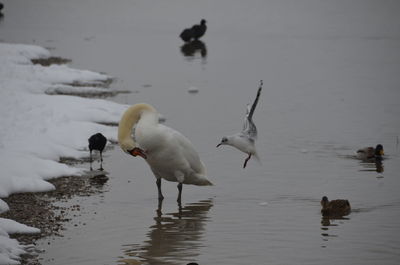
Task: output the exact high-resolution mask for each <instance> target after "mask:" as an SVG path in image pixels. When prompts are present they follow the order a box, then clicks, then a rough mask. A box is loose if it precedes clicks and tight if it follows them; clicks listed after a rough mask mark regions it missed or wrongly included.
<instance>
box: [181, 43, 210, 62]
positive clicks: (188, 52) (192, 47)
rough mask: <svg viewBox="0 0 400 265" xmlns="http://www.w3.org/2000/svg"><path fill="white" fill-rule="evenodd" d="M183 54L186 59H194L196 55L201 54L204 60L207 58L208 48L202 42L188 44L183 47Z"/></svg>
mask: <svg viewBox="0 0 400 265" xmlns="http://www.w3.org/2000/svg"><path fill="white" fill-rule="evenodd" d="M181 52H182V54H183V55H184V56H185V57H189V58H194V57H195V55H196V53H200V55H201V58H202V59H206V57H207V47H206V44H205V43H204V42H202V41H201V40H194V41H190V42H187V43H185V44H183V45H182V46H181Z"/></svg>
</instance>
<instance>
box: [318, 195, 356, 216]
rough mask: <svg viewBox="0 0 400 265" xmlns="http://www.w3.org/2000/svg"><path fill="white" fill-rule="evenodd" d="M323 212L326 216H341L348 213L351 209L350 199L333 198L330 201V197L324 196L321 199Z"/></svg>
mask: <svg viewBox="0 0 400 265" xmlns="http://www.w3.org/2000/svg"><path fill="white" fill-rule="evenodd" d="M321 206H322V209H321V213H322V216H325V217H341V216H345V215H348V214H349V213H350V211H351V207H350V203H349V201H348V200H333V201H329V200H328V197H326V196H324V197H322V200H321Z"/></svg>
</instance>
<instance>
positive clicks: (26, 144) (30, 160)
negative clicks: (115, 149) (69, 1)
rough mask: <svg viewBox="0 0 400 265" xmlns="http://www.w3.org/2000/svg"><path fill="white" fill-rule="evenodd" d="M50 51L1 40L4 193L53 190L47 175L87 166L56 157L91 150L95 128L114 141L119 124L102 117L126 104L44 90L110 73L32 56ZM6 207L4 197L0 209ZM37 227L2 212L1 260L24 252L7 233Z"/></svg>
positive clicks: (0, 180)
mask: <svg viewBox="0 0 400 265" xmlns="http://www.w3.org/2000/svg"><path fill="white" fill-rule="evenodd" d="M48 57H50V53H49V51H48V50H46V49H44V48H41V47H38V46H30V45H19V44H5V43H0V113H1V115H0V198H4V197H7V196H9V195H10V194H12V193H18V192H39V191H47V190H51V189H54V186H53V185H52V184H50V183H49V182H46V179H50V178H54V177H59V176H64V175H80V174H82V172H83V169H81V168H77V167H71V166H67V165H65V164H61V163H59V162H58V160H59V158H60V157H73V158H82V157H85V156H87V155H88V151H87V144H88V142H87V139H88V137H89V136H90V135H92V134H94V133H96V132H102V133H103V134H104V135H105V136H106V137H107V138H108V139H109V140H115V141H116V138H117V129H116V128H113V127H109V126H105V125H101V124H99V123H116V122H118V121H119V118H120V116H121V114H122V112H123V111H124V110H125V109H126V106H124V105H120V104H117V103H113V102H109V101H105V100H101V99H88V98H80V97H73V96H61V95H48V94H46V92H48V91H56V90H57V89H59V87H60V86H62V87H68V86H69V85H68V84H72V83H80V84H85V86H82V90H88V91H90V85H88V84H98V83H99V82H102V81H105V80H107V79H109V77H108V76H106V75H104V74H99V73H95V72H91V71H86V70H77V69H72V68H70V67H68V66H66V65H51V66H49V67H44V66H41V65H34V64H33V63H32V62H31V59H38V58H48ZM88 88H89V89H88ZM74 89H75V90H76V89H79V87H74ZM96 90H98V88H93V91H96ZM7 210H8V205H7V204H6V203H5V202H4V201H3V200H1V199H0V213H1V212H4V211H7ZM34 232H38V231H37V230H36V229H35V228H31V227H27V226H25V225H22V224H18V223H16V222H14V221H12V220H7V219H3V218H0V264H18V263H19V262H18V259H19V255H21V254H22V253H23V252H24V248H23V246H21V245H19V244H18V242H16V241H15V240H14V239H10V238H9V236H8V234H9V233H34Z"/></svg>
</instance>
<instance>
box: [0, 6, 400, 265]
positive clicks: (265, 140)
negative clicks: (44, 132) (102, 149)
mask: <svg viewBox="0 0 400 265" xmlns="http://www.w3.org/2000/svg"><path fill="white" fill-rule="evenodd" d="M3 2H4V4H5V10H4V17H3V18H2V20H1V21H0V40H1V41H4V42H15V43H27V44H37V45H40V46H44V47H48V48H50V49H51V50H52V53H53V54H54V55H56V56H61V57H65V58H70V59H72V63H71V66H72V67H76V68H80V69H90V70H94V71H100V72H105V73H107V74H109V75H112V76H114V77H115V78H116V80H115V82H114V83H113V84H112V88H114V89H124V90H129V91H131V92H132V93H130V94H120V95H118V96H116V97H114V98H111V99H110V100H113V101H116V102H121V103H125V104H134V103H138V102H147V103H150V104H152V105H153V106H155V107H156V108H157V109H158V111H159V112H160V113H162V114H163V115H164V116H165V117H166V119H167V120H166V125H168V126H170V127H173V128H175V129H177V130H179V131H180V132H182V133H183V134H184V135H186V136H187V137H188V138H189V139H190V140H191V141H192V142H193V144H194V145H195V146H196V148H197V150H198V152H199V154H200V156H201V158H202V160H203V162H204V163H205V165H206V167H207V170H208V175H209V178H210V180H211V181H212V182H214V184H215V186H213V187H196V186H184V188H183V209H182V210H181V211H179V208H178V205H177V204H176V201H175V199H176V195H177V189H176V185H175V183H167V182H164V184H163V190H164V195H165V197H166V198H165V200H164V204H163V207H162V210H161V212H160V211H157V199H156V195H157V194H156V185H155V179H154V177H153V175H152V173H151V171H150V170H149V168H148V166H147V165H146V163H145V162H144V161H143V160H141V159H133V158H132V157H129V156H127V155H125V154H123V153H122V152H121V151H120V149H119V148H118V147H115V148H114V149H112V150H109V151H107V152H106V153H105V163H104V168H105V169H106V170H107V171H108V172H109V173H110V174H109V177H110V179H109V181H108V183H107V184H106V186H105V187H104V190H105V192H104V193H103V194H101V195H95V196H92V197H89V198H86V197H85V198H75V199H73V201H72V202H70V203H71V204H76V203H79V204H80V205H81V209H82V210H81V213H80V214H79V216H78V217H75V219H74V218H73V220H72V222H71V224H69V225H67V230H66V231H65V237H63V238H54V239H51V240H50V239H44V240H42V241H41V242H39V247H41V248H44V249H45V252H44V253H43V254H41V256H40V257H41V260H42V263H43V264H57V265H61V264H80V265H84V264H85V265H86V264H87V265H89V264H135V263H134V262H135V261H142V262H143V263H144V264H186V263H187V262H189V261H196V262H198V263H199V264H201V265H205V264H363V265H366V264H399V263H400V237H399V235H400V221H399V217H400V206H399V205H400V195H399V190H400V176H399V171H400V159H399V135H400V105H399V99H400V17H399V15H398V14H399V13H400V3H399V2H398V1H388V0H387V1H378V0H354V1H341V0H337V1H318V0H296V1H294V0H293V1H288V0H283V1H281V0H279V1H278V0H276V1H261V0H260V1H255V0H250V1H228V0H220V1H131V0H113V1H110V0H82V1H77V0H76V1H72V0H69V1H65V0H31V1H23V0H11V1H3ZM202 18H205V19H206V20H207V21H208V23H207V25H208V31H207V33H206V35H205V36H204V37H203V39H202V41H203V43H204V44H205V47H206V49H207V56H206V57H202V56H201V54H200V53H199V52H197V53H196V54H195V55H194V56H192V57H186V56H184V54H182V52H181V46H182V45H183V43H182V41H181V40H180V39H179V38H178V35H179V33H180V31H181V30H182V29H183V28H184V27H187V26H190V25H192V24H194V23H198V22H199V21H200V19H202ZM260 79H263V80H264V90H263V93H262V96H261V99H260V102H259V105H258V107H257V109H256V112H255V115H254V121H255V123H256V125H257V127H258V130H259V137H258V141H257V149H258V152H259V155H260V157H261V161H262V164H261V165H259V164H257V163H256V162H255V161H253V160H250V162H249V164H248V167H247V168H246V169H242V163H243V161H244V158H245V157H246V155H245V154H243V153H240V152H239V151H237V150H234V149H232V148H229V147H223V148H219V149H216V148H215V146H216V144H217V143H218V142H219V141H220V138H221V137H222V136H223V135H226V134H231V133H234V132H237V131H239V130H240V129H241V127H242V120H243V117H244V113H245V107H246V104H247V103H250V102H251V101H252V100H253V98H254V96H255V93H256V90H257V87H258V83H259V80H260ZM190 87H195V88H197V89H198V93H195V94H193V93H188V89H189V88H190ZM82 137H87V136H82ZM377 143H381V144H383V146H384V148H385V153H386V155H387V159H386V160H384V161H383V167H384V171H383V172H376V170H375V169H376V167H375V165H374V164H370V163H362V162H360V161H357V160H355V159H352V158H351V155H353V154H354V151H355V150H357V149H358V148H359V147H362V146H372V145H375V144H377ZM323 195H327V196H328V197H329V198H331V199H336V198H343V199H349V200H350V203H351V205H352V207H353V212H352V213H351V214H350V215H349V216H348V217H347V218H345V219H343V220H331V223H330V225H326V224H325V225H323V224H321V215H320V205H319V201H320V199H321V197H322V196H323ZM48 243H50V244H48ZM120 260H124V261H120ZM129 262H131V263H129Z"/></svg>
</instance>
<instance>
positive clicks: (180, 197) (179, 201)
mask: <svg viewBox="0 0 400 265" xmlns="http://www.w3.org/2000/svg"><path fill="white" fill-rule="evenodd" d="M182 186H183V184H182V183H179V184H178V190H179V193H178V199H177V202H178V203H179V204H180V203H181V199H182Z"/></svg>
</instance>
